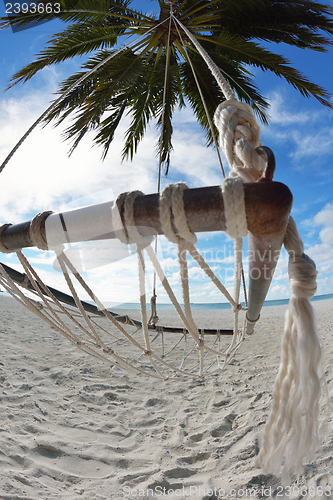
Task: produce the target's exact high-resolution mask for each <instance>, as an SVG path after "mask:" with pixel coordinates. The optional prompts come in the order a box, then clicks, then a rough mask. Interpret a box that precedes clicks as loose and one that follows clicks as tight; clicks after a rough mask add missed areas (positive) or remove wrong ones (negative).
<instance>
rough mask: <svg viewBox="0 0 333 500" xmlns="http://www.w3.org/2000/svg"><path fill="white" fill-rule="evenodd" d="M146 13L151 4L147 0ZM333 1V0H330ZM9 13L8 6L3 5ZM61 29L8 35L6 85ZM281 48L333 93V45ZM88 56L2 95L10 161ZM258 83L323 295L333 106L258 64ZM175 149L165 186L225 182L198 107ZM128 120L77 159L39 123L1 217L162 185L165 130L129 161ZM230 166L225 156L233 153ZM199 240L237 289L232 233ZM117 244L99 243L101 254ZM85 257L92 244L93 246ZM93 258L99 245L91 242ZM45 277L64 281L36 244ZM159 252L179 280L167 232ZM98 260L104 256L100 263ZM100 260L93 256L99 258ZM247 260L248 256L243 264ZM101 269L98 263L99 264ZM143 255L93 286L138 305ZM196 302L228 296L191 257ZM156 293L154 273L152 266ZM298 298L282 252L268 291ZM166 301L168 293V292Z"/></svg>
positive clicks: (330, 278)
mask: <svg viewBox="0 0 333 500" xmlns="http://www.w3.org/2000/svg"><path fill="white" fill-rule="evenodd" d="M140 3H141V4H142V5H143V6H144V7H143V8H144V9H145V10H146V11H148V10H149V9H151V8H152V6H153V4H152V2H140ZM327 3H331V4H332V0H327ZM0 12H1V14H3V13H4V5H3V4H2V3H0ZM60 26H61V24H60V23H58V22H52V23H47V24H44V25H42V26H41V27H39V28H35V29H28V30H25V31H21V32H18V33H12V32H11V31H10V30H6V31H2V32H0V64H1V71H0V87H1V89H2V91H4V90H5V88H6V86H7V84H8V81H9V78H10V76H11V75H12V74H13V73H14V72H15V71H17V70H19V69H20V68H21V67H23V66H24V65H25V64H27V63H29V62H30V61H31V60H32V59H33V56H34V54H36V53H38V51H39V50H41V49H42V48H43V47H44V45H45V42H46V41H47V39H48V38H49V37H50V35H51V34H52V33H54V32H56V31H57V30H58V29H59V27H60ZM275 50H276V51H277V52H279V53H281V54H283V55H285V56H287V57H288V58H289V59H290V60H291V61H292V63H293V64H294V65H295V66H296V67H297V68H298V69H299V70H301V71H302V72H303V73H304V74H305V75H307V76H308V77H309V78H310V79H312V80H313V81H315V83H317V84H319V85H321V86H324V87H325V88H326V89H327V90H328V91H330V92H331V93H332V94H333V84H332V81H333V49H330V51H329V53H327V54H319V53H315V52H314V53H311V52H310V51H306V52H305V51H301V50H296V49H291V48H289V47H286V46H283V45H281V46H278V47H275ZM79 64H80V61H79V60H75V61H72V62H65V63H63V64H61V65H58V66H57V67H52V68H48V69H46V70H44V71H43V72H41V74H39V75H36V76H35V77H34V78H33V79H32V80H31V81H30V82H29V83H27V84H25V85H23V86H22V85H19V86H16V87H14V88H12V89H10V90H8V91H7V92H1V94H0V127H1V128H0V130H1V133H0V158H1V160H3V159H4V158H5V157H6V155H7V154H8V153H9V151H10V150H11V148H12V147H13V146H14V145H15V143H16V142H17V141H18V139H19V138H20V137H21V136H22V135H23V133H24V132H25V131H26V130H27V129H28V128H29V127H30V125H31V124H32V123H33V122H34V120H35V119H36V118H37V117H38V116H39V114H41V113H42V112H43V111H44V110H45V109H46V107H47V105H48V103H49V102H50V101H51V99H52V94H53V93H54V92H55V91H56V89H57V83H58V82H60V81H62V79H64V78H65V77H66V76H67V75H69V74H71V73H72V72H74V71H76V70H77V69H78V68H79ZM255 81H256V84H257V85H258V87H259V88H260V90H261V92H262V94H263V95H264V96H265V97H266V98H267V99H268V100H269V102H270V104H271V107H270V116H271V123H270V125H269V126H268V127H267V126H264V125H262V127H261V137H262V143H263V144H265V145H267V146H269V147H270V148H271V149H272V150H273V151H274V153H275V156H276V160H277V168H276V173H275V180H277V181H280V182H283V183H285V184H287V185H288V186H289V188H290V189H291V191H292V193H293V196H294V205H293V210H292V215H293V216H294V218H295V219H296V222H297V224H298V227H299V230H300V232H301V235H302V238H303V241H304V243H305V248H306V252H307V253H308V254H309V255H310V256H311V257H312V258H313V259H314V260H315V262H316V264H317V268H318V271H319V274H318V292H317V294H328V293H333V165H332V163H333V162H332V157H333V111H329V110H326V109H325V108H324V107H323V106H322V105H320V104H319V103H318V102H317V101H316V100H315V99H306V98H304V97H302V96H301V95H300V94H299V93H298V92H296V91H295V90H294V89H293V88H292V87H290V86H289V85H287V83H285V82H284V81H283V80H281V79H279V78H278V77H276V76H275V75H271V74H267V73H266V74H263V73H262V72H260V71H259V70H258V71H255ZM174 125H175V132H174V141H173V142H174V152H173V154H172V158H171V170H170V175H169V176H168V178H167V179H165V178H164V179H163V181H162V187H164V186H165V185H166V184H167V183H169V182H175V181H179V180H182V181H185V182H186V183H187V184H188V185H189V186H190V187H199V186H209V185H217V184H220V183H221V181H222V176H221V171H220V167H219V165H218V162H217V158H216V154H215V153H214V151H213V150H212V149H207V148H206V146H205V137H204V133H203V132H202V131H201V130H200V127H198V125H197V124H196V122H195V119H194V117H193V116H192V113H191V111H190V109H189V108H187V109H185V110H183V111H182V112H180V113H177V114H176V116H175V123H174ZM125 126H126V123H124V124H122V125H121V127H120V130H119V133H118V134H117V135H116V137H115V140H114V144H113V146H112V149H111V150H110V153H109V155H108V156H107V158H106V160H105V161H104V162H101V160H100V157H101V150H100V149H99V148H97V147H95V146H93V142H92V138H93V135H90V136H89V137H87V138H86V139H85V140H84V141H83V142H82V145H80V146H79V147H78V148H77V150H76V151H75V153H74V154H73V155H72V156H71V157H70V158H69V157H68V155H67V152H68V150H69V147H70V144H69V143H64V142H62V139H61V130H60V129H59V128H53V127H52V126H50V125H49V126H47V127H45V128H41V127H39V128H37V129H36V130H35V131H34V132H33V134H32V135H31V137H30V138H29V139H28V140H27V141H26V142H25V143H24V145H23V146H22V147H21V148H20V149H19V151H18V152H17V153H16V154H15V156H14V157H13V158H12V160H11V161H10V162H9V164H8V165H7V166H6V168H5V170H4V171H3V172H2V173H1V174H0V180H1V182H0V209H1V210H0V218H1V223H4V222H12V223H17V222H23V221H25V220H29V219H30V218H31V217H32V216H33V215H35V214H36V213H38V212H40V211H42V210H47V209H52V210H54V211H58V210H64V209H70V208H73V207H76V206H84V205H87V204H90V203H97V202H103V201H107V200H110V199H111V200H112V199H114V198H115V197H116V196H117V195H118V194H119V193H120V192H122V191H125V190H126V191H127V190H129V189H141V190H142V191H144V192H145V193H153V192H156V189H157V171H158V161H157V158H156V156H155V143H156V139H157V131H156V129H155V128H154V126H152V127H151V128H150V129H149V130H148V132H147V137H146V139H145V140H144V142H143V143H142V144H141V146H140V147H139V152H138V154H137V156H136V157H135V158H134V160H133V162H132V163H131V162H124V163H121V159H120V153H121V149H122V138H123V133H124V130H125ZM224 163H225V165H226V160H224ZM198 236H199V241H198V247H199V248H200V249H201V250H202V251H203V252H204V253H205V255H206V256H207V257H208V258H209V261H210V264H211V266H212V267H213V268H214V269H215V271H216V272H217V273H218V275H219V276H220V277H221V279H222V280H223V281H225V282H226V283H227V285H228V287H231V289H232V282H233V268H232V267H231V262H232V242H231V241H230V240H229V239H228V238H227V237H225V236H224V235H223V234H222V235H221V234H213V233H209V234H206V233H202V234H200V235H198ZM105 251H107V252H109V253H112V252H113V251H114V247H112V245H111V247H110V248H109V249H107V250H105V248H98V249H95V251H94V252H95V255H99V254H100V253H101V252H102V253H103V255H105ZM85 252H86V255H88V250H87V249H85ZM89 252H90V253H89V255H91V249H89ZM27 255H28V256H29V257H30V258H31V261H32V262H33V263H34V265H35V266H36V268H37V269H38V270H39V272H40V273H41V275H42V276H43V278H44V279H45V280H46V281H47V282H49V283H50V284H53V286H59V287H60V288H62V289H64V287H63V286H62V285H61V276H60V273H57V272H55V271H53V268H52V264H53V262H54V257H53V255H52V254H51V253H45V252H41V251H40V250H29V251H27ZM159 257H160V258H161V260H162V262H163V266H164V269H165V272H166V273H167V275H168V277H169V278H170V282H171V283H172V284H173V285H174V287H175V290H176V291H178V290H179V286H178V284H177V262H176V252H175V249H174V248H172V246H171V245H169V244H168V243H167V241H166V240H165V239H164V238H161V241H160V245H159ZM1 258H2V261H3V262H6V263H9V264H11V265H13V267H15V268H19V266H18V264H17V262H16V260H15V256H12V255H4V256H1ZM96 259H97V257H96V258H95V261H96V262H97V260H96ZM93 260H94V259H93ZM244 266H245V269H246V267H247V264H246V260H245V263H244ZM93 267H94V265H93ZM136 267H137V264H136V259H135V255H133V256H130V257H128V258H125V259H122V260H119V261H117V262H114V263H111V264H109V265H107V266H102V267H101V266H99V267H95V268H94V269H91V270H90V271H89V273H88V277H89V280H90V281H91V283H92V285H93V288H94V290H95V291H96V293H97V295H99V296H100V297H101V299H102V300H106V301H108V302H114V303H121V302H137V300H138V295H137V279H136ZM190 277H191V279H192V281H191V285H192V301H193V302H201V303H202V302H220V301H224V299H221V297H220V295H219V292H217V291H216V290H215V289H214V287H213V286H212V285H211V284H210V283H208V282H207V280H206V279H205V278H204V277H203V276H202V273H201V272H200V271H199V270H198V269H197V267H196V266H195V265H194V264H193V263H192V262H190ZM147 279H148V290H149V293H150V289H149V287H150V286H151V280H152V272H151V269H150V267H149V266H148V273H147ZM289 295H290V291H289V285H288V274H287V257H286V254H285V253H284V252H283V253H282V255H281V259H280V261H279V263H278V266H277V271H276V276H275V278H274V280H273V283H272V286H271V289H270V292H269V295H268V298H269V299H280V298H287V297H289ZM159 300H160V301H161V302H165V301H166V300H165V294H164V292H163V291H162V290H161V289H159Z"/></svg>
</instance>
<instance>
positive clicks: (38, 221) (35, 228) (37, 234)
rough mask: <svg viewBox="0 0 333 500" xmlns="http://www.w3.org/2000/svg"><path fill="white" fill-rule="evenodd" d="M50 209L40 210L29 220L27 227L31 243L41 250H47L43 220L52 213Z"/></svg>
mask: <svg viewBox="0 0 333 500" xmlns="http://www.w3.org/2000/svg"><path fill="white" fill-rule="evenodd" d="M53 213H54V212H53V211H52V210H46V211H45V212H40V213H39V214H37V215H36V216H35V217H34V218H33V219H32V221H31V224H30V228H29V237H30V239H31V241H32V243H33V245H34V246H35V247H37V248H40V249H41V250H48V249H49V248H48V245H47V241H46V235H45V221H46V219H47V218H48V216H49V215H51V214H53Z"/></svg>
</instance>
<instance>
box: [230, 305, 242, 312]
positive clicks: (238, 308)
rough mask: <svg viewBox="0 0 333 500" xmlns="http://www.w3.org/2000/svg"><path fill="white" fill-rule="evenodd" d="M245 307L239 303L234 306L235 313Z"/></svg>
mask: <svg viewBox="0 0 333 500" xmlns="http://www.w3.org/2000/svg"><path fill="white" fill-rule="evenodd" d="M242 309H243V306H242V304H237V305H236V306H235V307H233V308H232V312H233V313H237V312H239V311H241V310H242Z"/></svg>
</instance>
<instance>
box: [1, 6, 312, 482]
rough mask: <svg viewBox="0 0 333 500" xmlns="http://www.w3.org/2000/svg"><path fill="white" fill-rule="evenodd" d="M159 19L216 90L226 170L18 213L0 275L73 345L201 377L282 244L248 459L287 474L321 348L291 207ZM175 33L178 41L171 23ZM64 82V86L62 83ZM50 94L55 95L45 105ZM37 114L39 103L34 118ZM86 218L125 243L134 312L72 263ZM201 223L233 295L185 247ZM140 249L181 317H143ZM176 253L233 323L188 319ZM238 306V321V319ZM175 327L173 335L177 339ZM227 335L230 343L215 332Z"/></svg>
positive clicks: (242, 117)
mask: <svg viewBox="0 0 333 500" xmlns="http://www.w3.org/2000/svg"><path fill="white" fill-rule="evenodd" d="M167 21H169V23H170V25H171V23H174V25H175V27H176V29H177V30H179V29H181V30H182V31H183V32H184V33H185V35H186V37H187V39H188V40H190V41H191V43H192V44H193V46H194V47H195V49H196V50H197V51H198V52H199V53H200V54H201V55H202V57H203V58H204V60H205V61H206V63H207V65H208V67H209V68H210V70H211V71H212V73H213V74H214V76H215V78H216V80H217V82H218V84H219V85H220V87H221V89H222V91H223V92H224V95H225V98H226V100H225V101H224V102H223V103H222V104H220V105H219V107H218V108H217V110H216V113H215V117H214V121H215V125H216V127H217V128H218V130H219V133H220V145H221V147H222V149H223V150H224V152H225V154H226V156H227V159H228V162H229V166H230V169H231V174H230V176H229V178H227V179H225V180H224V181H223V183H222V186H215V187H210V188H199V189H188V188H187V186H186V185H185V184H183V183H176V184H173V185H169V186H167V187H166V188H165V189H164V191H163V192H162V193H156V194H154V195H148V196H144V195H143V193H141V192H138V191H134V192H131V193H122V194H121V195H120V196H118V198H117V200H116V201H115V202H114V203H112V202H110V203H104V204H100V205H94V206H91V207H85V208H82V209H77V210H73V211H70V212H66V213H59V214H55V213H52V212H50V211H48V212H44V213H42V214H38V215H37V216H36V217H35V218H34V219H33V220H32V221H29V222H27V223H22V224H17V225H11V224H4V225H3V226H2V227H1V228H0V250H1V251H2V252H5V253H6V252H13V251H15V252H16V254H17V256H18V259H19V260H20V262H21V264H22V266H23V269H24V274H22V273H18V272H17V271H14V270H13V269H10V268H9V267H8V266H7V265H4V264H2V265H0V275H1V278H0V284H1V285H2V286H3V287H4V289H5V290H6V291H7V292H8V293H10V294H11V295H12V296H13V297H15V298H16V299H17V300H18V301H19V302H21V303H22V304H23V305H25V306H26V307H28V308H29V309H30V310H31V311H32V312H34V313H35V314H36V315H37V316H39V317H41V318H42V319H43V320H44V321H46V323H48V324H49V325H50V326H52V327H53V328H55V329H56V330H58V331H59V332H60V333H61V334H62V335H64V336H65V337H66V338H67V339H68V340H69V341H70V342H72V343H73V344H75V345H76V346H77V347H78V348H80V349H82V350H83V351H85V352H86V353H88V354H91V355H93V356H95V357H97V358H99V359H102V360H104V361H108V362H110V363H111V364H112V365H113V366H115V367H118V368H121V369H126V370H130V371H133V372H135V373H137V374H141V375H149V376H152V377H155V378H158V379H165V378H170V377H173V376H177V375H187V376H191V377H194V376H198V375H199V376H203V375H204V374H208V373H213V372H215V371H216V370H217V371H220V370H222V369H223V368H224V367H225V366H226V364H227V363H228V361H229V360H230V359H231V357H232V356H233V355H234V354H235V352H236V351H237V349H238V348H239V347H240V346H241V344H242V342H243V340H244V338H245V336H246V335H251V334H252V332H253V328H254V325H255V323H256V322H257V321H258V320H259V317H260V310H261V308H262V305H263V303H264V300H265V297H266V295H267V292H268V289H269V285H270V283H271V280H272V277H273V273H274V269H275V267H276V263H277V257H278V255H279V252H280V249H281V246H282V244H284V245H285V247H286V249H287V251H288V253H289V256H290V263H289V274H290V283H291V289H292V297H291V301H290V307H289V312H288V315H287V318H286V327H285V333H284V337H283V344H282V360H281V367H280V370H279V373H278V376H277V379H276V383H275V387H274V393H273V408H272V412H271V414H270V416H269V418H268V421H267V424H266V427H265V431H264V436H263V445H262V448H261V451H260V454H259V456H258V457H257V465H258V466H260V467H262V468H263V470H264V472H266V473H268V472H272V473H279V471H280V467H281V464H282V463H283V462H284V466H283V473H284V477H286V476H287V475H288V474H289V473H290V471H291V470H295V471H296V472H299V471H300V470H301V467H302V461H303V459H304V457H305V456H306V455H307V454H308V453H309V451H310V450H311V448H312V447H313V443H314V440H315V436H316V430H317V416H318V408H319V407H318V404H319V403H318V400H319V394H320V390H319V389H320V387H319V379H318V375H317V367H318V363H319V359H320V348H319V343H318V339H317V336H316V331H315V327H314V321H313V312H312V309H311V305H310V303H309V301H308V299H309V298H310V297H312V296H313V295H314V293H315V290H316V282H315V278H316V269H315V265H314V263H313V262H312V261H311V259H309V257H307V256H306V255H305V254H304V247H303V243H302V241H301V239H300V236H299V233H298V231H297V228H296V224H295V222H294V220H293V219H292V218H291V217H290V210H291V203H292V196H291V193H290V191H289V189H288V188H287V187H286V186H284V185H282V184H280V183H277V182H274V181H273V180H272V179H273V173H274V167H275V164H274V163H275V162H274V156H273V154H272V152H271V151H270V150H269V148H265V147H263V146H261V143H260V130H259V127H258V125H257V123H256V120H255V117H254V113H253V110H252V108H251V107H250V106H248V105H247V104H244V103H240V102H238V101H237V99H236V97H235V95H234V94H233V92H232V90H231V89H230V87H229V86H228V84H227V82H226V81H225V79H224V78H223V76H222V75H221V73H220V71H219V70H218V68H217V67H216V65H215V64H214V63H213V61H211V59H210V58H209V56H208V55H207V54H206V53H205V51H204V50H203V49H202V47H201V46H200V45H199V43H198V42H197V40H196V39H195V38H194V37H193V35H192V34H191V33H190V32H189V31H188V30H187V28H186V27H185V26H184V25H182V24H181V23H180V21H179V20H177V19H176V18H175V17H174V16H173V14H172V11H171V12H170V17H169V18H168V19H167ZM178 33H179V31H178ZM179 36H180V39H182V38H181V35H180V33H179ZM184 46H185V44H184ZM107 61H108V59H106V61H104V63H105V62H107ZM189 62H190V60H189ZM96 69H97V68H95V70H96ZM77 84H78V82H76V84H74V86H75V85H77ZM71 90H72V87H71V88H70V89H68V91H67V93H68V92H69V91H71ZM66 95H67V94H66V93H65V94H63V95H62V96H61V97H60V98H59V99H62V98H64V97H65V96H66ZM56 104H57V101H56V102H55V103H54V104H53V106H55V105H56ZM44 116H45V113H44V114H43V115H42V117H41V119H42V118H43V117H44ZM208 119H209V120H210V118H209V117H208ZM36 123H38V121H37V122H36ZM36 123H35V124H34V126H35V125H36ZM162 130H163V126H162ZM24 138H25V137H23V138H22V141H23V140H24ZM22 141H20V143H21V142H22ZM20 143H19V144H20ZM19 144H18V145H17V147H18V146H19ZM17 147H16V148H14V150H13V151H12V153H11V154H10V155H9V156H8V158H7V159H6V160H5V162H4V164H3V165H2V168H3V167H4V165H5V164H6V163H7V162H8V160H9V159H10V157H11V156H12V154H14V152H15V150H16V149H17ZM2 168H1V169H2ZM1 169H0V170H1ZM96 227H98V228H99V233H98V234H99V238H103V239H107V238H110V239H112V238H118V239H119V240H120V241H121V242H123V243H124V244H135V245H136V248H137V257H138V276H139V294H140V306H141V321H137V320H133V319H131V318H129V317H128V316H122V315H117V314H115V313H113V312H111V311H109V310H108V309H107V308H106V307H105V306H104V305H103V304H102V302H101V301H100V300H99V299H98V297H96V295H95V294H94V293H93V291H92V290H91V289H90V287H89V285H88V284H87V283H86V282H85V281H84V279H83V278H82V276H81V275H80V273H79V272H78V269H77V268H76V266H75V264H73V262H71V259H70V256H71V254H70V251H68V249H66V244H67V245H68V243H73V242H82V241H92V240H94V239H96V236H95V235H92V233H94V231H96ZM147 228H148V231H147V230H146V229H147ZM201 231H226V233H227V234H228V235H229V236H230V237H231V238H233V239H234V250H235V290H234V294H233V295H231V294H230V293H229V292H228V290H227V289H226V288H225V287H224V285H223V284H222V283H221V282H220V280H219V279H218V278H217V277H216V276H215V274H214V273H213V271H212V269H211V268H210V267H209V265H208V264H207V262H205V260H204V258H203V257H202V256H201V255H200V253H199V252H198V250H197V249H196V247H195V243H196V233H197V232H201ZM156 234H164V235H165V236H166V237H167V238H168V239H169V240H170V241H171V242H172V243H174V244H175V245H176V246H177V249H178V260H179V268H180V276H181V285H182V293H183V304H184V305H183V307H181V305H180V304H179V302H178V300H177V299H176V297H175V295H174V293H173V291H172V288H171V286H170V284H169V282H168V280H167V278H166V277H165V275H164V273H163V270H162V268H161V266H160V264H159V262H158V260H157V258H156V253H155V252H154V250H153V248H152V246H151V243H152V241H153V239H154V236H155V235H156ZM247 235H248V242H249V243H248V244H249V291H248V305H247V307H246V306H245V307H244V306H243V305H242V304H241V303H240V290H241V282H242V239H243V238H244V237H246V236H247ZM31 246H35V247H38V248H40V249H42V250H53V251H54V252H55V254H56V258H57V262H58V266H59V268H60V269H61V271H62V273H63V276H64V279H65V282H66V284H67V287H68V289H69V294H65V293H63V292H59V291H57V290H55V289H54V288H52V287H49V286H47V285H46V284H45V283H44V282H43V281H42V280H41V279H40V277H39V276H38V275H37V273H36V271H35V270H34V269H33V267H32V266H31V265H30V264H29V262H28V260H27V259H26V257H25V256H24V254H23V252H22V249H23V248H28V247H31ZM145 255H147V256H148V258H149V259H150V261H151V262H152V264H153V266H154V268H155V272H156V274H157V276H158V278H159V280H160V282H161V284H162V285H163V287H164V289H165V291H166V292H167V294H168V296H169V299H170V301H171V302H172V304H173V305H174V307H175V309H176V311H177V313H178V316H179V317H180V319H181V321H182V323H183V327H181V328H179V327H172V326H163V325H162V326H161V325H159V324H158V322H157V321H156V317H155V318H152V320H151V321H149V320H148V315H147V308H146V285H145V266H146V264H145ZM187 255H190V256H191V258H192V259H194V261H196V263H197V264H198V265H199V266H200V268H201V269H202V270H203V271H204V272H205V274H206V275H207V277H208V278H209V279H210V280H211V281H212V282H213V283H214V285H215V286H216V287H217V288H218V289H219V291H220V292H221V293H222V294H223V295H224V296H225V297H226V298H227V300H228V301H229V302H230V304H231V306H232V313H233V328H232V329H231V328H229V329H228V328H224V325H221V328H216V329H215V330H214V329H213V330H212V329H210V330H207V329H201V328H199V327H198V326H197V325H196V323H195V321H194V319H193V316H192V311H191V306H190V290H189V279H188V266H187V259H186V256H187ZM74 283H76V284H77V285H78V286H79V287H80V288H81V289H82V290H84V292H85V293H86V294H88V296H89V297H90V300H91V301H92V302H93V303H94V305H92V304H90V303H88V302H83V301H81V300H80V298H79V295H80V294H79V292H77V290H76V286H75V285H74ZM22 287H23V288H25V289H28V290H30V292H32V294H33V295H32V296H33V297H34V298H33V299H32V298H31V297H30V296H26V295H25V293H24V292H23V291H22V290H21V288H22ZM36 299H37V300H36ZM64 303H65V304H66V305H64ZM241 313H242V314H243V319H242V321H240V320H239V315H240V314H241ZM153 316H154V314H153ZM155 316H156V314H155ZM141 332H142V333H141ZM174 334H178V336H179V340H176V342H175V341H174ZM140 336H141V338H140ZM228 338H229V339H231V340H230V343H227V342H226V339H228ZM129 345H131V346H132V347H133V348H134V349H136V350H137V355H136V357H134V359H133V356H132V357H131V356H130V350H129V348H128V346H129ZM180 346H181V347H180ZM169 358H171V361H169Z"/></svg>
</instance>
